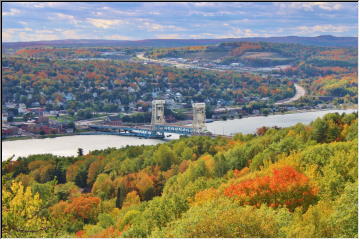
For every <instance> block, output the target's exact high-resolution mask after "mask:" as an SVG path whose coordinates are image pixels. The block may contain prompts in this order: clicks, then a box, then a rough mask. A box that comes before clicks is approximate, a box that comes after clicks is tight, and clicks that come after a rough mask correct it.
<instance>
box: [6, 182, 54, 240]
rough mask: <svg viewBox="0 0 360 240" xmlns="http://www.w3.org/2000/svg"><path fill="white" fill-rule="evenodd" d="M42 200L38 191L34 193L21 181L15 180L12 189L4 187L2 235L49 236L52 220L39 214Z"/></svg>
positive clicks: (15, 236) (14, 236)
mask: <svg viewBox="0 0 360 240" xmlns="http://www.w3.org/2000/svg"><path fill="white" fill-rule="evenodd" d="M42 204H43V203H42V200H41V199H40V196H39V194H38V193H36V194H35V195H33V194H32V192H31V188H30V187H27V188H26V189H25V188H24V186H23V185H22V183H21V182H13V183H12V185H11V187H10V189H9V188H7V187H5V186H3V189H2V203H1V207H2V236H3V237H5V238H18V237H48V236H49V235H48V232H49V230H50V222H49V221H48V219H46V218H45V217H42V216H39V211H40V210H41V207H42Z"/></svg>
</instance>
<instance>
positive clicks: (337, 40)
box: [2, 35, 358, 50]
mask: <svg viewBox="0 0 360 240" xmlns="http://www.w3.org/2000/svg"><path fill="white" fill-rule="evenodd" d="M239 41H246V42H270V43H297V44H303V45H313V46H321V47H357V42H358V40H357V37H335V36H331V35H322V36H317V37H299V36H285V37H251V38H221V39H145V40H105V39H65V40H50V41H32V42H4V43H3V44H2V48H3V49H5V50H6V49H9V48H14V49H19V48H24V47H44V46H53V47H91V46H114V47H115V46H116V47H184V46H201V45H215V44H219V43H224V42H239Z"/></svg>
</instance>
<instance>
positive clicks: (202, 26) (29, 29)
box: [2, 2, 357, 42]
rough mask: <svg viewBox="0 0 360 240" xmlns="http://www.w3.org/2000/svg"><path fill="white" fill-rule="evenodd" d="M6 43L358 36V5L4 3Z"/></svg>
mask: <svg viewBox="0 0 360 240" xmlns="http://www.w3.org/2000/svg"><path fill="white" fill-rule="evenodd" d="M2 34H3V39H2V40H3V41H5V42H14V41H37V40H56V39H117V40H140V39H154V38H168V39H169V38H237V37H257V36H261V37H268V36H289V35H297V36H318V35H328V34H331V35H334V36H357V3H351V2H343V3H326V2H319V3H314V2H294V3H292V2H283V3H279V2H277V3H261V2H260V3H246V2H244V3H241V2H237V3H226V2H220V3H209V2H198V3H194V2H191V3H180V2H169V3H166V2H161V3H160V2H156V3H143V2H142V3H141V2H140V3H111V2H104V3H99V2H97V3H91V2H83V3H74V2H68V3H65V2H48V3H47V2H33V3H32V2H14V3H11V2H7V3H2Z"/></svg>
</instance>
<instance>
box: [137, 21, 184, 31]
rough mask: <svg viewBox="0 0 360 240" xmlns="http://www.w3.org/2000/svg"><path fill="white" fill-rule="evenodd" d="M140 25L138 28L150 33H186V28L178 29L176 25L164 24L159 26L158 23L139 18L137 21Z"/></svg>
mask: <svg viewBox="0 0 360 240" xmlns="http://www.w3.org/2000/svg"><path fill="white" fill-rule="evenodd" d="M136 21H137V22H138V23H139V25H138V28H139V29H142V30H147V31H149V32H156V31H159V32H162V31H165V30H172V31H185V30H186V29H185V28H182V27H178V26H175V25H162V24H158V23H154V22H152V21H150V20H148V19H142V18H138V19H137V20H136Z"/></svg>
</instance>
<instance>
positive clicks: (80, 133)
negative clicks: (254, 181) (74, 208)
mask: <svg viewBox="0 0 360 240" xmlns="http://www.w3.org/2000/svg"><path fill="white" fill-rule="evenodd" d="M349 109H353V110H357V109H358V106H357V105H354V106H351V107H345V108H342V109H339V108H326V109H316V108H313V109H306V110H292V111H286V112H276V113H274V114H269V115H259V114H254V115H247V116H245V117H242V118H233V119H226V120H222V119H219V120H213V121H214V122H219V121H228V120H229V121H230V120H234V119H246V118H251V117H268V116H274V115H286V114H295V113H306V112H321V111H331V110H349ZM92 132H93V131H84V132H78V133H68V134H66V133H65V134H51V135H43V136H16V137H9V138H2V139H1V142H7V141H17V140H28V139H44V138H57V137H65V136H81V135H86V134H89V133H90V134H91V133H92ZM94 135H95V134H94ZM109 135H113V134H109ZM163 141H170V140H169V139H163Z"/></svg>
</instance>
